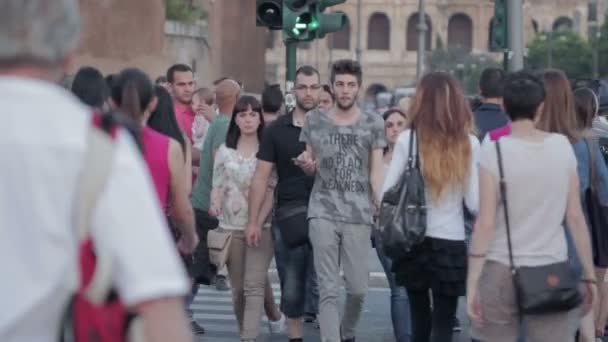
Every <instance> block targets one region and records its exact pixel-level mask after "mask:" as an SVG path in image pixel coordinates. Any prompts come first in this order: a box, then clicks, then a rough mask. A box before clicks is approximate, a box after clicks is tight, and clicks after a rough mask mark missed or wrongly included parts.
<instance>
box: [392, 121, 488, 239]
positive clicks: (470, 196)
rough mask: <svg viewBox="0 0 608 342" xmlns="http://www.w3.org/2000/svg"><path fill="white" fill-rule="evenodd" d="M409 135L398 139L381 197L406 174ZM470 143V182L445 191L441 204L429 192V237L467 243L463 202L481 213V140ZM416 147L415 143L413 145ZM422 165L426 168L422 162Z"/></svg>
mask: <svg viewBox="0 0 608 342" xmlns="http://www.w3.org/2000/svg"><path fill="white" fill-rule="evenodd" d="M410 134H411V130H409V129H407V130H405V131H404V132H403V133H401V135H399V139H398V140H397V143H396V144H395V149H394V150H393V159H392V160H391V163H390V165H389V168H388V171H387V173H386V178H385V180H384V186H383V187H382V193H384V192H386V191H387V190H388V189H390V187H392V186H393V185H395V184H397V181H398V180H399V179H400V178H401V175H402V174H403V171H404V170H405V167H406V165H407V157H408V153H409V146H410ZM469 140H470V142H471V161H470V165H469V179H468V180H467V182H466V183H465V184H463V185H462V186H459V187H453V188H451V189H446V190H445V191H444V192H443V194H442V195H441V197H440V198H439V200H434V199H432V198H431V195H430V192H429V191H428V189H427V191H426V206H427V216H426V218H427V219H426V220H427V226H426V236H429V237H433V238H437V239H445V240H456V241H460V240H464V239H465V233H464V213H463V207H462V203H463V200H464V202H465V204H466V206H467V208H468V209H469V210H470V211H472V212H473V213H477V211H478V210H479V168H478V167H479V166H478V161H479V140H477V138H476V137H475V136H473V135H470V136H469ZM414 144H416V143H415V142H414ZM414 151H415V147H414ZM420 163H422V164H424V160H423V159H422V158H421V160H420Z"/></svg>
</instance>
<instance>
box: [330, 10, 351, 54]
mask: <svg viewBox="0 0 608 342" xmlns="http://www.w3.org/2000/svg"><path fill="white" fill-rule="evenodd" d="M327 44H328V46H329V48H330V49H336V50H350V20H349V19H348V17H346V25H344V27H342V29H341V30H340V31H336V32H333V33H330V34H329V35H328V39H327Z"/></svg>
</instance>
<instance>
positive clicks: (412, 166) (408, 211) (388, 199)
mask: <svg viewBox="0 0 608 342" xmlns="http://www.w3.org/2000/svg"><path fill="white" fill-rule="evenodd" d="M415 134H416V133H415V131H414V130H412V131H411V133H410V146H409V151H408V158H407V165H406V168H405V170H404V171H403V175H402V176H401V179H400V180H399V181H398V182H397V184H395V185H394V186H392V187H391V188H390V189H388V190H387V191H386V192H385V193H384V196H383V198H382V204H381V206H380V217H379V224H380V228H381V229H382V245H383V247H384V251H385V253H386V255H387V256H388V257H390V258H391V259H393V260H399V259H401V258H402V257H404V256H405V255H406V254H407V253H408V252H410V251H411V249H412V247H414V246H415V245H417V244H420V243H422V241H423V240H424V237H425V234H426V210H427V209H426V197H425V190H424V179H423V177H422V173H421V172H420V158H419V156H418V141H414V135H415ZM416 140H417V139H416ZM414 142H415V144H416V155H415V156H414V154H413V147H414Z"/></svg>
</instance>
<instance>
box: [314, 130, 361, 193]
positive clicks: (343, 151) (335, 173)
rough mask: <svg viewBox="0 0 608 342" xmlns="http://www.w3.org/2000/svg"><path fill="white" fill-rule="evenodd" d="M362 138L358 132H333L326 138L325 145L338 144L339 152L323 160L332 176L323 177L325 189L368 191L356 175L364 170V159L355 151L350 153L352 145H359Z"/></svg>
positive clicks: (323, 165) (322, 163)
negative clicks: (354, 153) (355, 153)
mask: <svg viewBox="0 0 608 342" xmlns="http://www.w3.org/2000/svg"><path fill="white" fill-rule="evenodd" d="M360 138H361V137H360V135H358V134H352V133H331V134H329V136H328V137H327V139H326V140H324V142H323V146H324V147H329V146H336V145H337V146H338V152H337V153H335V154H334V155H333V156H330V157H326V158H323V159H322V160H321V167H322V168H324V169H326V170H330V171H331V176H332V178H330V179H323V181H322V184H321V186H322V188H323V190H336V191H340V192H356V193H362V192H365V191H366V189H365V187H364V186H363V184H362V183H361V181H359V180H356V178H357V177H356V176H357V175H358V174H360V172H361V171H362V166H363V161H362V160H361V158H359V157H358V156H356V155H353V153H348V151H349V150H350V149H351V148H352V146H357V145H359V139H360ZM330 149H331V148H330Z"/></svg>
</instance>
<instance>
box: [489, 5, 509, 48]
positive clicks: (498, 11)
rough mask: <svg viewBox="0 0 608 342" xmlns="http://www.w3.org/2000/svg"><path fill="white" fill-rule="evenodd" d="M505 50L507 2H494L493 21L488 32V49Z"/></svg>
mask: <svg viewBox="0 0 608 342" xmlns="http://www.w3.org/2000/svg"><path fill="white" fill-rule="evenodd" d="M506 48H507V0H494V19H493V20H492V27H491V32H490V49H492V50H493V51H498V50H504V49H506Z"/></svg>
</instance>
